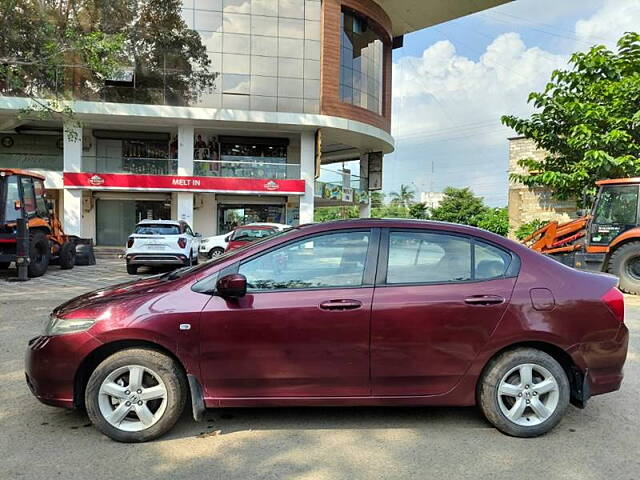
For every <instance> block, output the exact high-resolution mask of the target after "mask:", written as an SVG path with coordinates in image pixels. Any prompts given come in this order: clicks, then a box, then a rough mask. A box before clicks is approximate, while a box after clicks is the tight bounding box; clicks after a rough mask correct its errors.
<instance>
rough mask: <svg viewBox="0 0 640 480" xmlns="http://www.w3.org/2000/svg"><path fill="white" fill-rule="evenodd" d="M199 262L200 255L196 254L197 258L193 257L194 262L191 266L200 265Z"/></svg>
mask: <svg viewBox="0 0 640 480" xmlns="http://www.w3.org/2000/svg"><path fill="white" fill-rule="evenodd" d="M192 255H193V252H192ZM199 260H200V259H199V258H198V253H196V256H195V257H193V260H192V262H191V265H198V262H199Z"/></svg>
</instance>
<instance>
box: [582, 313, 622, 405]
mask: <svg viewBox="0 0 640 480" xmlns="http://www.w3.org/2000/svg"><path fill="white" fill-rule="evenodd" d="M628 345H629V330H628V329H627V327H626V326H625V325H624V324H621V325H620V327H619V328H618V332H617V333H616V335H615V337H614V338H613V339H611V340H608V341H602V342H589V343H582V344H580V345H577V346H576V348H575V349H573V352H571V356H572V357H573V359H574V361H575V363H576V365H577V366H578V368H579V369H580V370H581V371H582V372H583V374H584V375H585V391H587V392H588V395H589V396H593V395H602V394H603V393H609V392H615V391H616V390H619V389H620V386H621V384H622V379H623V378H624V373H623V367H624V362H625V360H626V359H627V348H628ZM585 400H586V399H585Z"/></svg>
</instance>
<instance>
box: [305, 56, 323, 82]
mask: <svg viewBox="0 0 640 480" xmlns="http://www.w3.org/2000/svg"><path fill="white" fill-rule="evenodd" d="M304 78H307V79H310V80H320V62H318V61H316V60H305V61H304Z"/></svg>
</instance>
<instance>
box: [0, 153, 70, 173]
mask: <svg viewBox="0 0 640 480" xmlns="http://www.w3.org/2000/svg"><path fill="white" fill-rule="evenodd" d="M63 165H64V161H63V159H62V154H53V155H51V154H44V153H0V168H22V169H36V170H51V171H62V169H63Z"/></svg>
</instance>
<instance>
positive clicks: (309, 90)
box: [304, 80, 320, 98]
mask: <svg viewBox="0 0 640 480" xmlns="http://www.w3.org/2000/svg"><path fill="white" fill-rule="evenodd" d="M304 98H320V80H305V81H304Z"/></svg>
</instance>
